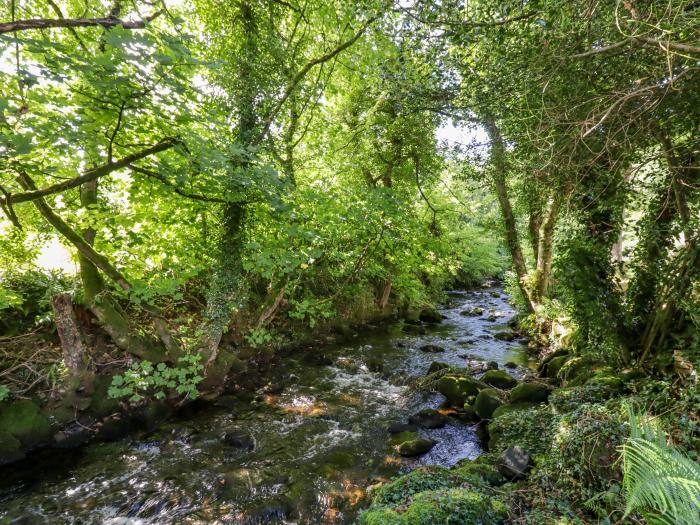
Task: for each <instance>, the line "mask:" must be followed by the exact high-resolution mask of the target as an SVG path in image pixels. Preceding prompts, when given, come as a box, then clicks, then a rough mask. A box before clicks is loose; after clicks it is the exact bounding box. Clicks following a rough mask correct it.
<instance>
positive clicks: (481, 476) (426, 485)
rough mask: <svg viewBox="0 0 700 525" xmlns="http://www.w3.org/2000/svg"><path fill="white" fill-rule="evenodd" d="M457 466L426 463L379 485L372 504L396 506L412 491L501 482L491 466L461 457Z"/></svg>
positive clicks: (410, 496)
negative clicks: (447, 466) (449, 466)
mask: <svg viewBox="0 0 700 525" xmlns="http://www.w3.org/2000/svg"><path fill="white" fill-rule="evenodd" d="M463 462H464V463H459V464H458V467H456V468H452V469H449V468H445V467H438V466H436V465H428V466H425V467H419V468H417V469H415V470H413V471H411V472H409V473H408V474H405V475H403V476H400V477H398V478H396V479H395V480H393V481H391V482H389V483H386V484H384V485H382V486H381V487H380V488H379V489H377V491H376V492H375V493H374V497H373V498H372V505H373V506H396V505H401V504H403V503H405V502H407V501H409V500H410V499H411V498H412V497H413V496H414V495H415V494H418V493H420V492H425V491H428V490H446V489H451V488H457V487H462V486H464V485H465V484H470V485H481V484H483V483H484V482H486V483H489V482H490V481H494V482H495V483H494V484H497V483H500V475H499V474H498V472H497V471H496V469H495V468H494V467H493V466H492V465H488V464H477V463H475V462H472V461H469V460H463Z"/></svg>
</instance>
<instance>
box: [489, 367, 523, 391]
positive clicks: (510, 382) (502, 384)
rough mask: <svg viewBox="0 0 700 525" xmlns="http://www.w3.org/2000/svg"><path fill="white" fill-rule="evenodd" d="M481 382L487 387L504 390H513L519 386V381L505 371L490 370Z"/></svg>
mask: <svg viewBox="0 0 700 525" xmlns="http://www.w3.org/2000/svg"><path fill="white" fill-rule="evenodd" d="M481 380H482V381H483V382H484V383H486V384H487V385H490V386H493V387H496V388H501V389H504V390H508V389H511V388H513V387H514V386H515V385H517V384H518V381H517V380H516V379H515V378H514V377H513V376H511V375H510V374H509V373H508V372H505V371H503V370H489V371H487V372H486V373H485V374H484V375H483V377H482V378H481Z"/></svg>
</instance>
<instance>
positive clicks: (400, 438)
mask: <svg viewBox="0 0 700 525" xmlns="http://www.w3.org/2000/svg"><path fill="white" fill-rule="evenodd" d="M414 439H418V432H412V431H405V432H397V433H396V434H393V435H392V436H391V438H389V446H391V447H397V446H399V445H400V444H401V443H405V442H406V441H412V440H414Z"/></svg>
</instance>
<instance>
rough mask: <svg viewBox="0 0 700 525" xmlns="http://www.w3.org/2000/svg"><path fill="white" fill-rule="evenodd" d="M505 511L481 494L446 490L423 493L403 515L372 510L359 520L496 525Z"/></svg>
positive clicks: (384, 524) (367, 524)
mask: <svg viewBox="0 0 700 525" xmlns="http://www.w3.org/2000/svg"><path fill="white" fill-rule="evenodd" d="M506 515H507V511H506V507H505V505H503V503H501V502H500V501H498V500H495V499H493V498H491V497H489V496H486V495H484V494H482V493H480V492H476V491H471V490H464V489H458V488H454V489H447V490H435V491H427V492H421V493H419V494H417V495H416V496H415V497H414V498H413V499H412V500H411V502H410V504H409V505H408V507H406V508H405V509H404V508H402V509H400V511H399V510H398V509H397V510H393V509H386V508H379V509H370V510H369V511H367V512H365V513H363V514H362V515H361V516H360V523H361V524H364V525H389V524H401V525H429V524H431V525H432V524H436V523H460V524H462V525H497V524H500V523H503V521H504V520H505V517H506Z"/></svg>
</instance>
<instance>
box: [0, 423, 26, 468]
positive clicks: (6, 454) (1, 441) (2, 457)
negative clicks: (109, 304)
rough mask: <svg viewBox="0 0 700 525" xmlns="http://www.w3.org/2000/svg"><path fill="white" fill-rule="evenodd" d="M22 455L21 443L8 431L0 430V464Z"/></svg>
mask: <svg viewBox="0 0 700 525" xmlns="http://www.w3.org/2000/svg"><path fill="white" fill-rule="evenodd" d="M23 457H24V452H23V451H22V443H20V442H19V440H18V439H17V438H16V437H14V436H13V435H12V434H10V433H9V432H6V431H5V430H0V465H7V464H8V463H12V462H13V461H18V460H20V459H22V458H23Z"/></svg>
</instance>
